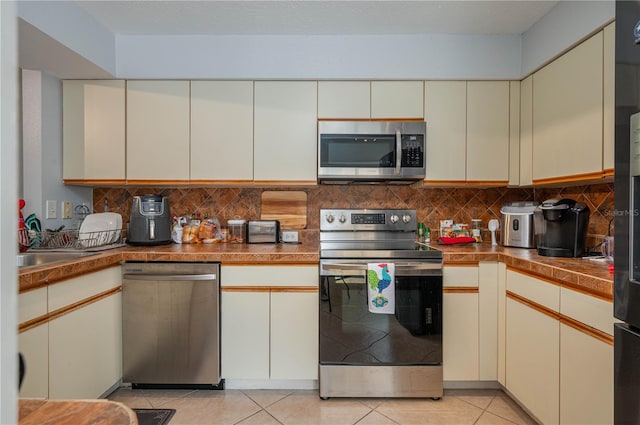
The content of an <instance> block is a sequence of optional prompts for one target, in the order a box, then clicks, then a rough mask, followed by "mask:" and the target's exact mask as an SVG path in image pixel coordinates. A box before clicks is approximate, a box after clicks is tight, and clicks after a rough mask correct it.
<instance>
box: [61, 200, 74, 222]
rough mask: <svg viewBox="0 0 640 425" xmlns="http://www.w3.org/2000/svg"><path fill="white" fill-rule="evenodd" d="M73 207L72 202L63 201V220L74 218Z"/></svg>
mask: <svg viewBox="0 0 640 425" xmlns="http://www.w3.org/2000/svg"><path fill="white" fill-rule="evenodd" d="M71 207H72V205H71V202H69V201H62V218H71V217H72V216H73V212H72V211H71Z"/></svg>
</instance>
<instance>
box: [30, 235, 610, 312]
mask: <svg viewBox="0 0 640 425" xmlns="http://www.w3.org/2000/svg"><path fill="white" fill-rule="evenodd" d="M434 247H436V248H438V249H441V250H442V251H443V258H444V264H445V266H446V265H451V266H453V265H456V264H468V263H477V262H479V261H502V262H504V263H506V264H507V266H508V267H511V268H514V269H517V270H519V271H523V272H526V273H530V274H533V275H535V276H537V277H540V278H542V279H551V280H554V281H560V282H562V284H563V285H565V286H568V287H572V288H574V289H578V290H584V291H586V292H589V293H591V294H593V295H596V296H599V297H601V298H604V299H608V300H612V299H613V274H612V273H610V272H609V270H608V268H607V265H606V264H605V263H603V262H598V261H592V260H583V259H580V258H554V257H543V256H540V255H538V254H537V252H536V250H535V249H522V248H505V247H501V246H496V247H494V246H491V245H490V244H488V243H481V244H469V245H461V246H453V245H437V244H436V245H434ZM124 260H127V261H219V262H222V263H223V264H317V263H318V262H319V252H318V244H317V243H307V244H305V243H303V244H278V245H275V246H274V245H272V244H230V243H224V244H170V245H161V246H150V247H134V246H125V247H122V248H117V249H112V250H107V251H103V252H101V253H99V254H97V255H92V256H88V257H83V258H79V259H75V260H70V261H65V262H60V263H55V264H50V265H44V266H39V267H28V268H24V269H21V270H19V272H18V279H19V284H20V292H25V291H28V290H31V289H35V288H39V287H42V286H46V285H49V284H52V283H55V282H57V281H60V280H63V279H68V278H70V277H74V276H78V275H82V274H85V273H89V272H92V271H96V270H100V269H103V268H106V267H110V266H113V265H116V264H119V263H120V262H121V261H124Z"/></svg>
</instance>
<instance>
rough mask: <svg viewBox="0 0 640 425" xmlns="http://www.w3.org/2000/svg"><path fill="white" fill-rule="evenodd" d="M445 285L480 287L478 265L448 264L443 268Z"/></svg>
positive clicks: (443, 283)
mask: <svg viewBox="0 0 640 425" xmlns="http://www.w3.org/2000/svg"><path fill="white" fill-rule="evenodd" d="M442 276H443V278H442V286H444V287H478V266H477V265H475V266H469V267H466V266H464V267H463V266H446V267H444V268H443V269H442Z"/></svg>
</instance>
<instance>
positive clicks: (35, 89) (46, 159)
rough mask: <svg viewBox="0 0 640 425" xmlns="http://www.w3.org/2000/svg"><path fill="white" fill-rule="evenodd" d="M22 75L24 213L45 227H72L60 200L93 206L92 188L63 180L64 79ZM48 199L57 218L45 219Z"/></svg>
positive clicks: (30, 73)
mask: <svg viewBox="0 0 640 425" xmlns="http://www.w3.org/2000/svg"><path fill="white" fill-rule="evenodd" d="M22 74H23V78H22V92H23V96H22V123H23V142H22V144H23V148H22V151H23V152H22V164H21V165H22V167H21V170H20V172H21V174H22V184H23V186H22V187H19V188H18V193H19V195H20V196H22V197H23V198H24V199H25V201H26V207H25V208H24V210H23V215H24V216H25V218H26V217H27V216H28V215H29V214H31V213H34V214H36V216H37V217H38V218H39V219H40V221H41V222H42V227H43V229H46V228H49V229H55V228H58V227H59V226H62V225H64V226H65V227H66V228H73V226H74V225H76V224H77V223H76V221H75V220H63V219H62V218H61V217H62V208H61V205H60V202H61V201H71V202H72V204H73V205H78V204H81V203H86V204H87V205H91V203H92V199H91V197H92V190H91V188H87V187H74V186H65V185H64V184H63V183H62V82H61V81H60V80H59V79H58V78H56V77H53V76H51V75H47V74H45V73H42V72H40V71H30V70H24V71H23V73H22ZM48 199H50V200H55V201H56V207H57V210H58V211H57V217H58V218H56V219H46V218H45V217H46V214H45V213H46V211H45V209H46V207H45V203H46V200H48Z"/></svg>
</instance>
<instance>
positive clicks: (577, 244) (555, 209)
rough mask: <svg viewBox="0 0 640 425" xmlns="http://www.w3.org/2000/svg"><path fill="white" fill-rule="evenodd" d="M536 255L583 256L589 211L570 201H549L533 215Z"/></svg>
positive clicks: (580, 203) (580, 204)
mask: <svg viewBox="0 0 640 425" xmlns="http://www.w3.org/2000/svg"><path fill="white" fill-rule="evenodd" d="M533 220H534V231H535V235H536V245H537V248H538V254H540V255H544V256H547V257H581V256H583V255H584V253H585V252H586V249H585V245H586V239H587V227H588V224H589V207H588V206H586V205H585V204H583V203H582V202H577V201H575V200H573V199H567V198H563V199H555V198H554V199H548V200H546V201H544V202H543V203H542V204H541V205H539V206H538V207H537V208H536V210H535V212H534V214H533Z"/></svg>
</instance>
